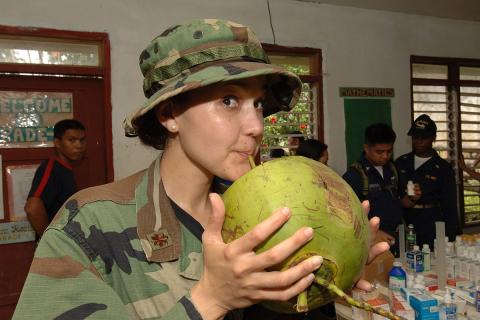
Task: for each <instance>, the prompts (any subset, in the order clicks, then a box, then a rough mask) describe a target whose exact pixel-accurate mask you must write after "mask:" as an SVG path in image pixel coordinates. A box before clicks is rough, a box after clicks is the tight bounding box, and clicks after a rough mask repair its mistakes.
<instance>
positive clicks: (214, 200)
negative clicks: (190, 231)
mask: <svg viewBox="0 0 480 320" xmlns="http://www.w3.org/2000/svg"><path fill="white" fill-rule="evenodd" d="M209 198H210V203H211V204H212V208H213V210H212V214H211V215H210V217H209V219H208V223H207V227H206V228H205V232H203V235H202V239H203V242H204V243H208V242H218V241H221V242H223V239H222V234H221V232H222V226H223V221H224V220H225V205H224V204H223V200H222V198H220V196H219V195H218V194H217V193H210V194H209Z"/></svg>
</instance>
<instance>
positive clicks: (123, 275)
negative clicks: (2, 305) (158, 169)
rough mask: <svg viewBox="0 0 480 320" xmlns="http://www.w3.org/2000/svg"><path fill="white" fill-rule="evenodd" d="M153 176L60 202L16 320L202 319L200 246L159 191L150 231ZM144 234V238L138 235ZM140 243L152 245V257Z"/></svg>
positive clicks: (149, 171)
mask: <svg viewBox="0 0 480 320" xmlns="http://www.w3.org/2000/svg"><path fill="white" fill-rule="evenodd" d="M153 170H154V165H153V164H152V166H150V168H148V169H147V170H144V171H141V172H139V173H137V174H135V175H133V176H130V177H128V178H126V179H124V180H121V181H118V182H115V183H111V184H107V185H104V186H99V187H93V188H89V189H85V190H82V191H80V192H78V193H77V194H75V195H73V196H72V197H71V198H70V199H69V200H68V201H67V202H66V203H65V205H64V206H63V208H62V210H61V211H60V212H59V213H58V214H57V216H56V217H55V219H54V220H53V221H52V224H51V225H50V226H49V227H48V229H47V231H46V232H45V234H44V236H43V237H42V240H41V241H40V244H39V246H38V248H37V251H36V252H35V257H34V260H33V264H32V266H31V269H30V272H29V275H28V278H27V281H26V283H25V286H24V289H23V292H22V295H21V297H20V301H19V303H18V305H17V309H16V311H15V315H14V319H85V318H88V319H160V318H161V319H180V320H181V319H201V318H199V317H198V316H199V315H198V313H197V312H196V310H195V309H194V308H193V304H192V303H191V301H190V300H189V299H190V298H189V292H190V288H191V287H192V286H193V285H194V284H195V283H196V282H197V281H198V280H199V279H200V276H201V274H202V270H203V256H202V244H201V242H200V241H199V240H198V239H197V238H196V237H195V236H194V235H193V234H192V233H191V232H190V231H189V230H188V229H186V228H185V227H184V226H183V225H181V224H180V223H179V222H178V221H177V220H176V217H175V216H174V213H173V210H172V209H171V208H170V211H165V207H167V206H168V207H170V203H169V202H168V198H167V197H166V195H165V193H164V191H163V189H161V191H162V193H163V194H162V195H161V197H160V199H163V200H162V201H161V202H163V203H162V204H161V210H162V213H161V214H162V218H163V222H164V223H162V227H161V229H160V230H156V231H155V230H152V227H151V226H148V224H150V225H152V222H153V225H155V221H154V220H155V213H154V212H153V211H152V210H149V209H148V208H152V206H153V205H152V203H151V202H152V184H153V179H152V176H153V172H152V171H153ZM162 197H163V198H162ZM167 215H173V216H170V217H168V218H169V219H170V220H171V221H170V223H165V221H167V219H166V216H167ZM175 223H176V224H177V227H178V228H172V225H175ZM142 228H143V230H144V235H149V237H148V238H147V237H146V236H145V237H144V238H141V237H139V234H140V233H139V231H138V230H140V229H142ZM173 239H176V240H175V241H176V243H174V240H173ZM141 241H143V242H148V243H150V248H151V252H150V253H149V257H147V253H146V252H145V251H144V249H143V247H142V244H141ZM175 247H178V250H172V248H175ZM162 252H166V253H167V254H164V255H162ZM152 253H153V254H152ZM157 253H159V254H157ZM149 260H150V261H149ZM192 308H193V309H192Z"/></svg>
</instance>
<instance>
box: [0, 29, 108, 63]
mask: <svg viewBox="0 0 480 320" xmlns="http://www.w3.org/2000/svg"><path fill="white" fill-rule="evenodd" d="M100 48H101V45H100V44H98V43H94V42H91V41H90V43H89V42H79V41H75V42H74V41H70V42H68V41H66V40H64V39H58V40H57V39H44V38H33V37H32V38H31V39H28V38H27V39H16V38H14V37H9V36H7V35H3V36H2V37H1V38H0V63H23V64H46V65H48V64H54V65H78V66H101V62H102V61H99V56H100V55H101V53H100V52H99V51H100Z"/></svg>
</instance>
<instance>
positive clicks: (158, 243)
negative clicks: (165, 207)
mask: <svg viewBox="0 0 480 320" xmlns="http://www.w3.org/2000/svg"><path fill="white" fill-rule="evenodd" d="M147 240H148V242H149V243H150V245H151V246H152V249H153V250H159V249H163V248H166V247H169V246H171V245H172V244H173V243H172V240H171V238H170V235H169V234H168V231H167V229H160V230H158V231H155V232H153V233H150V234H148V235H147Z"/></svg>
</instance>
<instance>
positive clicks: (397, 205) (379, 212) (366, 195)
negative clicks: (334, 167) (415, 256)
mask: <svg viewBox="0 0 480 320" xmlns="http://www.w3.org/2000/svg"><path fill="white" fill-rule="evenodd" d="M395 139H396V135H395V132H394V131H393V130H392V128H391V127H390V126H388V125H386V124H384V123H376V124H372V125H370V126H368V127H367V128H366V129H365V144H364V145H363V151H364V152H363V153H362V156H361V158H360V159H359V161H357V162H355V163H353V164H352V165H351V166H350V167H349V168H348V170H347V172H345V174H344V175H343V178H344V179H345V181H347V182H348V184H349V185H350V186H351V187H352V189H353V190H354V191H355V193H356V194H357V196H358V198H359V199H360V201H364V200H368V201H369V202H370V212H369V213H368V218H369V219H370V218H372V217H379V218H380V230H379V231H378V239H377V240H378V241H387V242H389V243H390V244H391V246H390V249H391V251H392V253H394V254H398V246H397V244H398V231H397V227H398V225H399V224H401V222H402V215H403V211H402V204H401V202H400V199H399V196H398V174H397V171H396V169H395V166H394V164H393V163H392V161H391V160H390V158H391V156H392V153H393V144H394V143H395Z"/></svg>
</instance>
